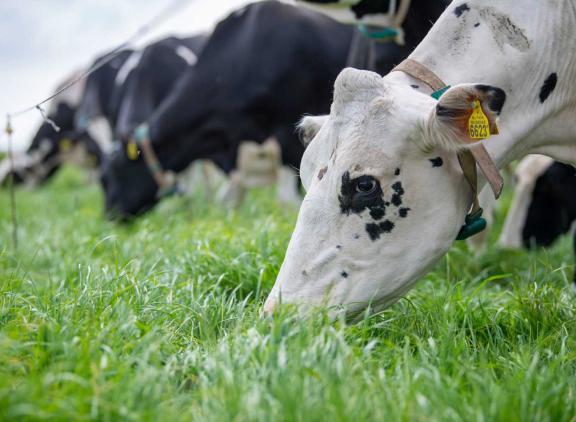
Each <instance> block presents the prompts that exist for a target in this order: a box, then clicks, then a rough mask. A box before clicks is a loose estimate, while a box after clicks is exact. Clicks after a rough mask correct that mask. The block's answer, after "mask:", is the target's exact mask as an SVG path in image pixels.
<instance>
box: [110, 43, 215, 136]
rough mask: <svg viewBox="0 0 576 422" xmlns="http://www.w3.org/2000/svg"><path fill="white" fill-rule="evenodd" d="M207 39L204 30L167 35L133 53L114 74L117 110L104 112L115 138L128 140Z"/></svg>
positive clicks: (193, 61) (196, 58) (193, 62)
mask: <svg viewBox="0 0 576 422" xmlns="http://www.w3.org/2000/svg"><path fill="white" fill-rule="evenodd" d="M206 40H207V36H206V35H203V34H201V35H195V36H192V37H185V38H177V37H168V38H163V39H161V40H159V41H156V42H154V43H152V44H150V45H149V46H147V47H145V48H144V49H143V50H139V51H135V52H133V53H132V55H131V56H130V58H129V59H128V60H127V62H126V63H125V65H124V66H123V67H122V68H121V69H120V71H119V73H118V75H117V77H116V78H115V85H116V89H115V90H114V91H113V92H114V95H113V97H114V98H115V99H116V101H117V104H118V105H117V108H116V110H117V112H116V113H112V114H109V115H107V116H106V117H107V118H108V120H109V123H110V125H111V126H112V128H113V133H114V139H115V140H119V141H122V142H124V143H126V142H128V141H129V140H130V138H131V135H132V132H133V131H134V129H135V128H136V126H138V124H140V123H141V122H143V121H145V120H146V119H147V118H148V117H149V116H150V115H151V114H152V112H153V111H154V110H155V109H156V108H157V107H158V106H159V105H160V104H161V103H162V101H163V100H164V99H165V98H166V96H167V95H168V94H169V93H170V92H171V91H172V90H173V89H174V86H175V85H176V83H177V81H178V79H179V78H180V77H181V76H182V75H183V74H184V73H185V71H186V70H187V69H188V68H190V67H192V66H194V65H195V64H196V62H197V61H198V56H199V55H200V53H201V51H202V49H203V48H204V45H205V43H206Z"/></svg>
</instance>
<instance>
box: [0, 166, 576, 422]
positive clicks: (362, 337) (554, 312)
mask: <svg viewBox="0 0 576 422" xmlns="http://www.w3.org/2000/svg"><path fill="white" fill-rule="evenodd" d="M270 198H271V192H269V191H266V190H265V191H260V192H256V193H253V194H251V196H250V198H249V199H250V200H249V201H248V202H247V203H246V205H244V206H243V208H241V209H240V210H238V211H234V212H231V211H227V210H224V209H222V208H220V207H218V206H217V205H210V204H207V203H206V201H204V200H203V198H202V196H201V195H198V196H197V197H196V198H194V199H193V200H190V199H184V198H172V199H170V200H168V201H166V202H165V203H163V204H162V205H161V206H160V207H158V208H157V209H156V210H155V211H154V212H152V213H151V214H149V215H147V216H145V217H144V218H142V219H140V220H138V221H137V222H135V223H133V224H131V225H127V226H118V225H115V224H112V223H110V222H107V221H105V220H104V219H103V218H102V217H101V215H102V212H101V208H100V203H101V197H100V193H99V191H98V187H97V186H89V187H86V186H84V184H83V182H82V178H81V177H80V176H79V174H78V173H77V172H75V171H72V170H70V169H67V170H66V171H65V172H63V174H61V175H59V176H58V177H57V179H56V180H55V181H54V182H53V183H51V184H50V185H48V186H46V187H44V188H42V189H40V190H38V191H35V192H29V191H19V192H18V201H19V203H18V212H19V219H20V232H19V235H20V244H21V245H20V249H19V250H18V251H17V252H16V251H14V250H13V249H12V246H11V243H10V229H11V228H10V218H9V207H8V206H7V205H8V195H7V194H6V193H5V192H2V193H0V200H1V204H2V206H1V207H0V245H1V246H0V248H1V249H0V419H2V420H8V419H14V420H26V419H55V420H67V419H83V420H84V419H93V420H190V419H192V420H211V421H212V420H215V421H219V420H221V421H229V420H238V421H245V420H262V421H270V420H286V421H293V420H296V421H314V420H322V421H324V420H338V421H339V420H342V421H345V420H354V421H356V420H387V421H388V420H390V421H392V420H410V421H412V420H422V421H429V420H442V421H445V420H448V421H452V420H454V421H459V420H466V421H470V420H477V421H492V420H502V421H527V420H537V421H558V420H574V417H575V416H576V400H575V397H574V395H575V388H576V319H575V316H576V307H575V300H576V298H575V297H574V295H573V294H572V288H571V285H570V283H569V280H570V278H571V273H572V254H571V251H570V242H569V239H565V240H563V241H561V242H560V243H559V244H558V245H556V246H555V247H554V248H552V249H550V250H547V251H540V252H534V253H524V252H518V253H510V252H508V253H504V252H502V251H499V250H497V249H496V248H494V247H490V248H489V249H488V251H487V252H486V253H485V254H483V255H482V256H481V257H475V256H474V255H473V254H470V253H469V252H468V251H466V249H465V247H464V246H463V245H458V246H457V247H455V248H453V250H452V251H451V252H450V253H449V254H448V256H447V257H446V258H445V259H444V260H443V261H442V262H441V263H440V264H439V265H438V266H437V268H436V269H435V270H434V271H433V272H431V273H430V274H429V275H427V276H426V277H425V278H424V279H422V280H421V281H420V283H419V285H418V286H417V287H416V288H415V289H414V290H413V291H412V292H411V293H410V294H409V296H408V297H407V298H406V299H403V300H401V301H400V302H398V303H397V304H396V305H395V306H393V307H392V308H390V309H388V310H386V311H385V312H382V313H381V314H379V315H377V316H374V317H372V318H369V319H366V320H365V321H363V322H361V323H360V324H358V325H355V326H346V325H344V324H342V323H339V322H337V323H335V324H330V323H328V321H327V319H326V317H325V316H324V315H322V314H318V315H315V316H314V317H313V318H310V319H308V320H300V319H298V318H296V317H295V315H294V314H293V313H291V312H290V311H289V310H285V311H283V312H282V313H281V314H280V315H278V316H277V317H276V318H274V319H273V320H271V319H263V318H261V317H260V313H259V308H260V307H261V304H262V301H263V300H264V298H265V296H266V294H267V293H268V291H269V290H270V288H271V286H272V284H273V282H274V278H275V274H276V273H277V271H278V268H279V266H280V264H281V262H282V258H283V254H284V250H285V247H286V245H287V241H288V239H289V236H290V233H291V228H292V225H293V223H294V220H295V216H296V211H295V210H291V209H284V208H281V207H279V206H277V205H275V204H274V203H273V201H271V200H270ZM500 217H501V216H500Z"/></svg>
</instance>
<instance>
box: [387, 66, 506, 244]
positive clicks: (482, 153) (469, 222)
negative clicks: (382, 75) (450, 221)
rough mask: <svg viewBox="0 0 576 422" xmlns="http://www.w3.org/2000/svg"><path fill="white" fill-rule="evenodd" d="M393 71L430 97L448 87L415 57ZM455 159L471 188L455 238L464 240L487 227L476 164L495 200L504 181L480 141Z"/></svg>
mask: <svg viewBox="0 0 576 422" xmlns="http://www.w3.org/2000/svg"><path fill="white" fill-rule="evenodd" d="M392 71H393V72H394V71H399V72H404V73H406V74H407V75H409V76H411V77H413V78H415V79H418V80H419V81H422V82H423V83H425V84H426V85H428V86H429V87H430V88H431V89H432V91H434V93H433V94H432V96H433V97H434V98H436V99H439V98H440V97H441V96H442V94H444V92H445V91H446V90H447V85H446V84H445V83H444V81H443V80H442V79H440V78H439V77H438V75H436V74H435V73H434V72H433V71H431V70H430V69H428V68H427V67H426V66H424V65H423V64H422V63H420V62H418V61H416V60H413V59H406V60H404V61H403V62H402V63H400V64H399V65H398V66H396V67H395V68H394V69H393V70H392ZM458 162H459V163H460V167H461V169H462V173H464V177H465V178H466V181H467V182H468V184H469V185H470V188H471V189H472V195H473V197H474V200H473V203H472V208H471V212H470V213H469V214H468V215H467V216H466V222H465V224H464V226H463V227H462V228H461V229H460V233H459V234H458V238H457V239H458V240H464V239H466V238H468V237H470V236H473V235H475V234H477V233H479V232H481V231H482V230H484V229H485V228H486V221H485V220H484V219H483V218H482V208H480V203H479V201H478V174H477V170H476V164H478V167H480V170H481V171H482V173H483V174H484V177H486V180H487V181H488V183H489V184H490V187H491V188H492V191H493V192H494V197H495V198H496V199H498V198H499V197H500V194H501V193H502V188H503V187H504V181H503V179H502V176H501V175H500V171H499V170H498V168H497V167H496V165H495V164H494V162H493V161H492V158H491V157H490V155H489V154H488V151H486V148H485V147H484V145H483V144H482V143H480V144H479V145H474V146H472V147H470V148H469V149H465V150H462V151H460V152H458Z"/></svg>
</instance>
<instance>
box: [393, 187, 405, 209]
mask: <svg viewBox="0 0 576 422" xmlns="http://www.w3.org/2000/svg"><path fill="white" fill-rule="evenodd" d="M392 189H393V190H394V194H393V195H392V200H391V202H392V205H394V206H396V207H399V206H400V205H402V197H403V196H404V193H405V192H404V188H403V187H402V182H396V183H394V184H393V185H392Z"/></svg>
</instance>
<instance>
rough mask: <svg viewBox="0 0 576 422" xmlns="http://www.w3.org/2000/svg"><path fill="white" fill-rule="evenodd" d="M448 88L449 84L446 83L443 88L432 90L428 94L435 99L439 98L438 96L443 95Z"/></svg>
mask: <svg viewBox="0 0 576 422" xmlns="http://www.w3.org/2000/svg"><path fill="white" fill-rule="evenodd" d="M449 89H450V85H446V86H445V87H444V88H440V89H439V90H438V91H434V92H433V93H432V94H431V95H430V96H431V97H432V98H434V99H435V100H439V99H440V97H441V96H442V95H444V93H445V92H446V91H448V90H449Z"/></svg>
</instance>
